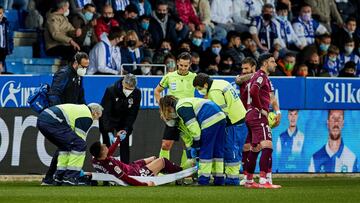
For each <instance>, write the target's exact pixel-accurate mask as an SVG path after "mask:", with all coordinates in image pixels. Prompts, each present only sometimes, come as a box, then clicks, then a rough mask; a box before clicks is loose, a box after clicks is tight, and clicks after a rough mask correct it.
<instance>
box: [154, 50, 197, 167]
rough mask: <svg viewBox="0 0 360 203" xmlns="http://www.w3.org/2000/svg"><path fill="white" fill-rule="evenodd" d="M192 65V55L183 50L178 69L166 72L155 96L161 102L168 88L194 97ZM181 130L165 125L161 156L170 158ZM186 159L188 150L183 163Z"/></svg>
mask: <svg viewBox="0 0 360 203" xmlns="http://www.w3.org/2000/svg"><path fill="white" fill-rule="evenodd" d="M190 67H191V55H190V54H189V53H188V52H183V53H181V54H180V55H179V56H178V57H177V71H174V72H171V73H168V74H166V75H165V76H164V77H163V78H162V79H161V81H160V83H159V85H158V86H157V87H156V89H155V98H156V101H157V102H158V103H159V101H160V98H161V92H162V91H164V90H165V89H168V94H169V95H173V96H175V97H176V98H178V99H182V98H189V97H194V92H195V88H194V87H193V80H194V78H195V76H196V74H195V73H192V72H190V71H189V69H190ZM179 135H180V131H179V130H178V128H177V127H176V126H168V125H166V126H165V131H164V136H163V140H162V144H161V150H160V155H159V156H160V157H164V158H167V159H169V160H170V149H171V148H172V146H173V144H174V141H178V140H179ZM185 160H186V152H185V150H184V151H183V156H182V158H181V163H182V164H184V163H185Z"/></svg>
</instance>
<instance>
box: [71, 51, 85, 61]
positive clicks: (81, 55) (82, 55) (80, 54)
mask: <svg viewBox="0 0 360 203" xmlns="http://www.w3.org/2000/svg"><path fill="white" fill-rule="evenodd" d="M82 59H89V55H88V54H87V53H85V52H77V53H76V54H75V56H74V59H73V61H72V62H73V63H75V62H77V63H78V64H80V63H81V60H82Z"/></svg>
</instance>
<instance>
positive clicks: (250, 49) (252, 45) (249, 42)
mask: <svg viewBox="0 0 360 203" xmlns="http://www.w3.org/2000/svg"><path fill="white" fill-rule="evenodd" d="M241 39H242V42H243V44H244V49H243V50H242V52H243V53H244V56H245V57H250V58H253V59H254V60H255V61H257V59H258V58H259V56H260V53H259V51H258V48H257V45H256V42H255V41H254V40H253V39H252V36H251V34H250V33H248V32H244V33H242V35H241Z"/></svg>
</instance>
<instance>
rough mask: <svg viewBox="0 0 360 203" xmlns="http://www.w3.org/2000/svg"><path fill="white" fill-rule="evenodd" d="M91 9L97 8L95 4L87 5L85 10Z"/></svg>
mask: <svg viewBox="0 0 360 203" xmlns="http://www.w3.org/2000/svg"><path fill="white" fill-rule="evenodd" d="M90 7H92V8H96V6H95V4H92V3H89V4H85V6H84V9H88V8H90Z"/></svg>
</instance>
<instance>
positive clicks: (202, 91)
mask: <svg viewBox="0 0 360 203" xmlns="http://www.w3.org/2000/svg"><path fill="white" fill-rule="evenodd" d="M198 92H199V94H200V95H203V96H204V95H206V93H207V89H205V88H203V89H201V90H198Z"/></svg>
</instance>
